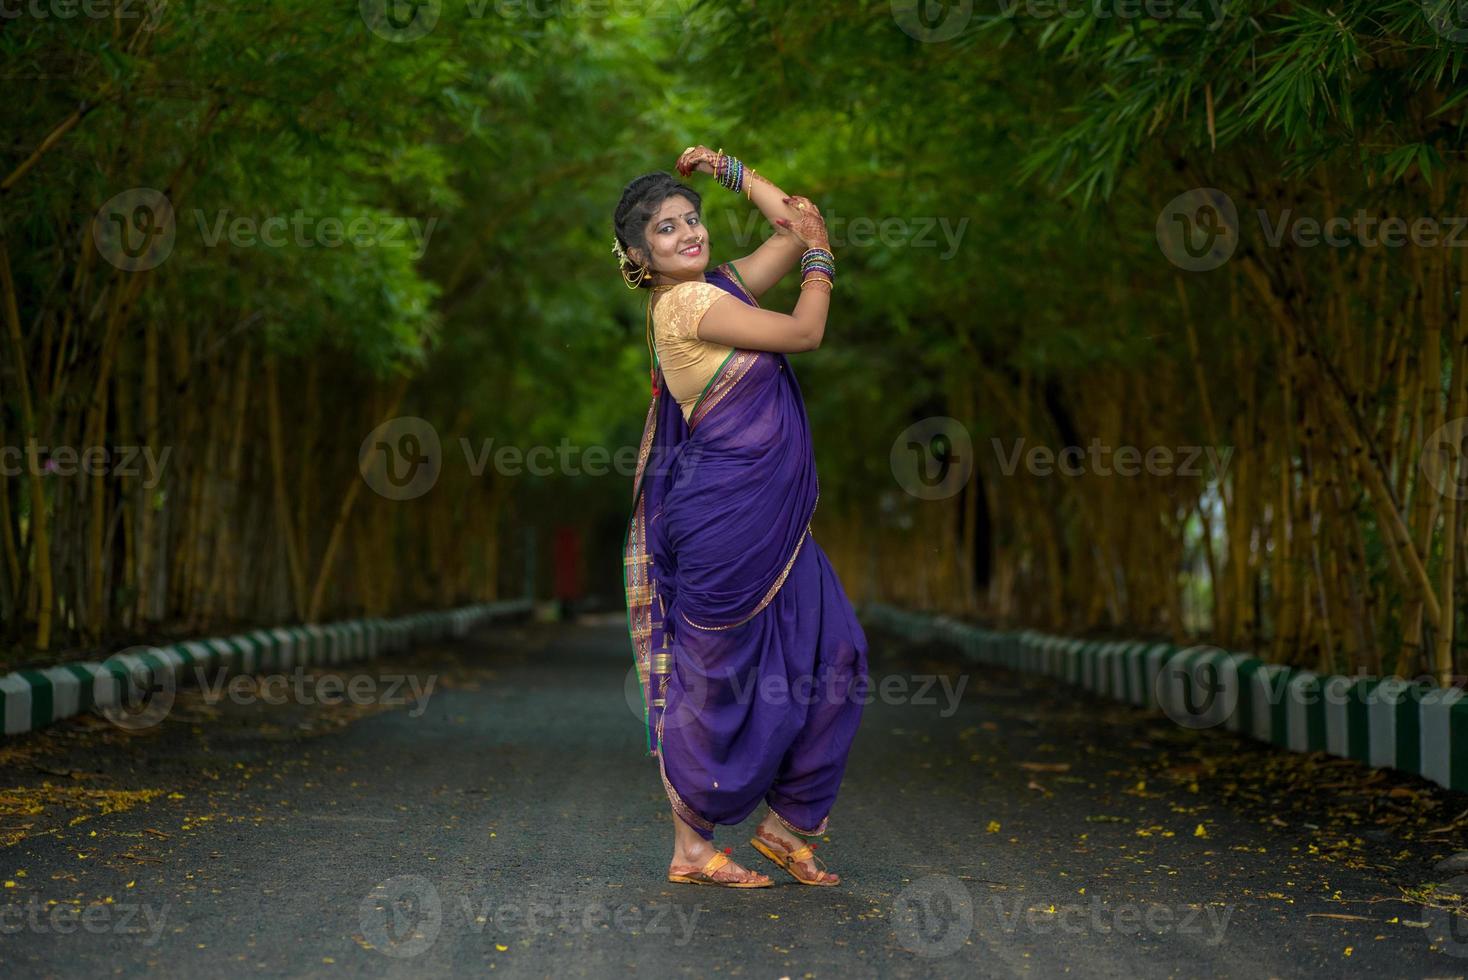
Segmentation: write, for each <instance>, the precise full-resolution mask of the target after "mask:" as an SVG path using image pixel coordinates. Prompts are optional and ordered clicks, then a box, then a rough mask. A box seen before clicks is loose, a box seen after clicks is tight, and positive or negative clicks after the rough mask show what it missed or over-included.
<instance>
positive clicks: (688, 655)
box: [613, 146, 867, 888]
mask: <svg viewBox="0 0 1468 980" xmlns="http://www.w3.org/2000/svg"><path fill="white" fill-rule="evenodd" d="M677 169H678V172H679V173H680V174H682V175H684V176H687V175H688V174H690V173H693V172H695V171H696V172H699V173H705V174H710V175H713V176H714V177H715V178H716V179H717V181H718V182H719V184H720V185H721V186H723V187H725V188H727V189H729V190H732V191H734V192H736V193H743V194H745V195H746V196H747V197H748V198H749V200H750V201H752V202H753V203H754V204H755V205H756V206H757V207H758V208H759V209H760V210H761V211H762V212H763V213H764V215H765V217H767V218H768V219H769V220H770V221H771V222H772V223H773V224H774V225H775V226H776V228H777V233H776V234H775V235H774V236H773V237H771V238H770V239H769V240H768V241H766V242H765V243H764V244H762V245H760V247H759V248H757V249H755V250H754V251H753V252H751V253H750V254H749V255H746V256H745V257H743V258H740V259H735V260H733V261H732V262H726V263H724V264H722V265H720V266H718V267H716V268H714V269H711V270H710V269H709V268H708V261H709V246H710V241H709V235H708V229H707V228H706V227H705V225H704V224H703V222H702V221H701V220H700V214H699V209H700V205H701V198H700V196H699V194H698V193H697V192H695V191H693V190H692V189H691V188H689V187H687V186H686V185H684V184H682V183H680V182H679V181H677V180H675V179H674V178H673V177H672V176H671V175H669V174H666V173H653V174H648V175H646V176H643V177H639V178H638V179H636V180H634V181H633V182H632V183H631V184H629V185H627V188H626V190H625V191H624V192H623V195H622V200H621V202H620V203H619V204H618V206H617V211H616V216H615V223H616V239H615V242H614V246H613V251H614V252H615V253H616V254H617V256H618V258H619V259H620V260H621V263H622V275H623V278H624V280H625V281H626V282H627V284H628V286H629V287H632V288H645V289H648V290H649V291H650V296H649V298H648V302H649V308H648V348H649V353H650V355H651V360H652V367H651V374H652V389H653V399H652V404H651V406H650V407H649V409H648V414H647V422H646V425H645V427H644V430H643V436H642V445H641V449H640V452H639V456H638V467H637V476H636V478H635V482H634V489H633V512H632V518H631V521H630V522H629V524H628V529H627V537H626V542H625V545H624V555H623V567H624V576H625V579H624V584H625V587H626V592H627V612H628V630H629V632H630V634H631V637H632V645H633V650H634V653H635V656H636V661H637V669H638V675H639V679H640V681H641V682H642V689H643V696H644V704H645V718H646V724H647V737H648V751H649V754H650V755H653V756H655V757H656V758H657V759H658V766H659V769H660V770H661V773H662V779H663V787H664V789H665V790H666V791H667V794H668V799H669V801H670V802H671V804H672V810H673V828H674V835H673V859H672V862H671V863H670V865H669V868H668V880H669V881H675V882H682V883H688V884H706V885H722V886H726V887H731V888H760V887H765V886H768V885H770V884H772V882H771V880H770V878H769V877H768V876H767V875H763V874H758V873H755V872H752V871H749V870H747V869H745V868H743V867H741V866H740V865H738V864H736V863H734V862H733V861H731V860H729V858H728V857H727V854H728V853H730V852H729V851H727V850H726V851H725V852H723V853H720V852H719V851H717V850H716V849H715V848H714V847H713V844H712V839H713V829H714V826H715V825H716V824H737V823H739V822H741V821H742V820H744V819H745V818H746V817H748V816H749V815H750V814H751V813H752V812H753V811H754V810H755V808H756V807H758V806H759V804H760V803H761V801H763V802H764V803H765V804H766V805H767V807H768V812H767V813H766V815H765V817H764V820H763V821H762V822H761V823H760V825H759V827H758V828H757V829H756V831H755V836H754V838H753V839H752V840H751V841H750V843H751V844H753V845H754V847H755V848H756V849H757V850H759V851H760V852H761V853H762V854H764V855H765V856H766V857H767V858H769V859H770V860H771V861H773V862H774V863H775V864H776V865H777V866H779V867H780V868H782V869H784V870H785V871H787V872H788V873H789V874H791V875H792V876H793V877H794V878H795V879H796V880H797V881H799V882H801V883H803V884H808V885H835V884H838V883H839V882H840V880H841V879H840V877H839V876H838V875H836V874H834V873H832V872H830V871H828V870H826V869H825V867H824V862H820V861H818V860H817V859H816V857H815V855H814V853H813V851H812V848H813V847H814V845H807V844H806V843H805V842H804V841H803V840H802V838H803V837H811V836H816V835H820V834H822V833H824V832H825V830H826V819H827V815H828V814H829V812H830V809H831V806H832V804H833V803H834V802H835V798H836V791H837V789H838V788H839V786H840V784H841V776H842V773H843V772H844V770H845V767H846V755H847V752H848V750H849V749H850V747H851V741H852V739H853V738H854V737H855V735H856V728H857V724H858V722H859V721H860V719H861V705H862V700H863V694H864V692H865V687H866V683H867V662H866V660H867V656H866V655H867V641H866V636H865V635H864V634H863V632H862V629H861V625H860V624H859V623H858V622H857V620H856V616H855V614H854V613H853V611H852V608H851V603H850V602H849V601H848V600H847V598H846V595H845V593H844V591H843V590H842V588H841V583H840V580H839V579H838V578H837V577H836V573H835V572H834V571H833V570H832V568H831V566H830V564H829V563H828V562H827V560H826V555H825V553H824V551H822V549H821V547H820V545H818V544H817V543H816V542H815V540H814V539H813V538H812V537H811V533H810V521H811V515H812V514H813V513H814V511H815V506H816V500H817V497H818V496H819V492H820V488H819V486H818V483H817V479H816V469H815V459H814V456H813V455H812V452H811V443H810V427H809V422H808V420H807V419H806V414H805V405H804V402H803V401H802V399H801V395H800V388H799V386H798V385H797V384H796V381H795V373H794V371H793V370H792V369H791V365H790V361H789V358H788V357H787V356H786V355H787V354H792V353H796V352H798V351H808V350H814V349H815V348H817V347H819V346H820V343H821V339H822V337H823V336H824V333H825V327H826V312H827V309H828V307H829V305H830V294H831V289H832V288H833V285H834V281H835V272H836V267H835V260H834V258H833V256H832V255H831V251H830V248H829V246H828V239H827V235H826V227H825V222H824V220H823V219H822V218H821V214H820V211H819V210H818V209H817V208H816V206H815V205H814V204H812V203H811V202H810V201H809V200H807V199H805V198H802V197H787V196H786V195H785V194H784V192H783V191H781V190H780V188H778V187H776V186H775V185H774V184H772V183H770V182H769V181H768V180H765V179H764V178H762V177H760V176H759V175H758V174H756V173H755V172H754V171H753V170H751V169H749V168H747V167H745V166H744V165H743V164H742V163H741V162H740V161H739V160H737V159H736V158H734V157H731V156H727V155H725V154H724V153H723V152H722V151H720V152H718V153H715V152H714V151H712V150H710V149H708V148H707V147H704V146H698V147H689V148H688V149H687V150H685V151H684V153H683V154H682V156H680V157H679V159H678V164H677ZM797 259H798V260H799V261H800V264H801V273H802V276H801V288H800V299H799V301H798V302H797V303H796V304H795V308H794V310H793V311H792V312H790V313H789V314H784V313H776V312H774V311H771V310H765V309H761V308H760V306H759V304H758V302H757V299H758V297H759V296H760V295H762V294H763V293H764V292H765V291H766V290H767V289H769V288H770V287H771V286H773V285H774V284H775V283H776V282H778V281H779V280H780V279H781V278H782V277H783V276H784V275H785V273H786V272H788V271H789V270H790V269H791V268H792V266H793V265H794V264H795V262H796V260H797Z"/></svg>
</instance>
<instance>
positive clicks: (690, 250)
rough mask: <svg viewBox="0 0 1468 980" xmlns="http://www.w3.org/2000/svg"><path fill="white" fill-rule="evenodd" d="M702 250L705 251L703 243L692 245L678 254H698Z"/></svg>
mask: <svg viewBox="0 0 1468 980" xmlns="http://www.w3.org/2000/svg"><path fill="white" fill-rule="evenodd" d="M702 251H703V246H702V245H690V246H688V247H687V248H685V249H683V250H682V251H680V252H679V253H678V254H679V255H688V256H694V255H698V254H699V253H700V252H702Z"/></svg>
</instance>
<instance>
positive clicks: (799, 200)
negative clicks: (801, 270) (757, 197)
mask: <svg viewBox="0 0 1468 980" xmlns="http://www.w3.org/2000/svg"><path fill="white" fill-rule="evenodd" d="M785 203H786V204H788V205H790V208H791V211H792V213H793V214H794V215H795V220H794V221H791V220H790V219H789V218H776V219H775V224H776V225H778V226H780V227H781V228H784V229H785V230H786V231H789V232H790V233H791V234H793V235H794V236H795V237H796V238H799V239H800V240H801V241H802V242H805V245H806V247H807V248H824V249H827V250H829V249H830V235H829V233H828V232H827V231H826V219H825V218H824V217H822V216H821V209H820V208H818V207H816V205H815V202H814V201H812V200H811V199H810V198H807V197H800V196H796V195H792V196H791V197H787V198H785Z"/></svg>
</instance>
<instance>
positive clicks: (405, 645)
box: [0, 599, 956, 735]
mask: <svg viewBox="0 0 1468 980" xmlns="http://www.w3.org/2000/svg"><path fill="white" fill-rule="evenodd" d="M530 608H531V602H530V600H528V599H520V600H511V601H507V602H487V603H478V604H476V605H472V606H465V607H462V608H460V609H449V610H443V611H440V612H427V613H414V614H412V615H409V616H400V617H396V618H393V619H352V620H346V621H342V622H336V623H328V624H325V625H319V626H318V625H311V626H305V627H299V626H296V627H280V628H276V629H260V630H254V631H253V632H250V633H244V634H240V635H238V636H230V637H216V638H212V639H203V640H190V641H187V642H184V643H176V644H173V645H171V646H167V647H134V648H132V649H130V650H127V651H124V652H122V653H120V654H115V655H113V656H111V657H108V658H107V660H105V661H102V662H100V663H98V662H92V661H87V662H85V663H74V664H64V665H61V666H59V667H47V668H44V669H37V670H18V671H15V672H13V673H10V674H5V675H3V676H0V733H3V734H5V735H20V734H23V733H25V732H30V731H34V730H36V729H37V728H41V727H43V726H45V725H49V724H51V723H52V722H55V721H60V720H61V719H62V718H69V717H71V716H72V715H76V714H80V713H82V712H84V711H91V710H93V709H94V708H111V707H115V706H118V705H119V704H121V703H123V702H125V701H126V700H127V698H129V697H134V696H136V694H137V692H138V691H139V690H141V689H146V688H148V687H149V686H150V685H153V684H160V683H164V684H174V685H176V686H184V685H186V684H187V683H189V682H191V681H194V680H196V679H197V677H198V673H199V671H200V670H202V671H204V672H205V673H210V674H212V673H214V672H215V671H218V670H220V669H223V670H225V671H227V672H228V673H231V674H236V673H243V674H259V673H265V672H271V671H282V670H286V671H289V670H294V669H295V668H296V667H307V666H312V665H337V664H345V663H352V662H356V661H361V660H370V659H373V658H375V657H377V656H379V655H381V654H384V653H391V652H399V651H403V650H407V649H409V648H411V647H412V646H413V645H414V644H417V643H422V642H426V641H428V640H437V639H442V638H444V637H447V636H463V635H464V634H465V633H467V632H468V631H469V630H470V629H472V628H473V627H474V626H476V625H478V624H479V623H483V622H487V621H489V620H492V619H497V618H501V617H506V616H513V615H519V614H522V613H527V612H529V611H530ZM955 635H956V634H955Z"/></svg>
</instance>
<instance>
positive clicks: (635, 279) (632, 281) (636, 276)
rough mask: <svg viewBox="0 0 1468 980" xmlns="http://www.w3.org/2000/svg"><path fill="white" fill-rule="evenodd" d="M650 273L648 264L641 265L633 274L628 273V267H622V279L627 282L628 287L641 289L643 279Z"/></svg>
mask: <svg viewBox="0 0 1468 980" xmlns="http://www.w3.org/2000/svg"><path fill="white" fill-rule="evenodd" d="M648 275H650V273H649V272H648V269H647V266H645V265H639V266H638V267H637V271H636V272H635V273H633V274H632V275H630V276H629V275H628V274H627V267H626V266H623V267H622V281H623V282H625V283H626V284H627V288H628V289H641V288H642V281H643V280H644V279H646V278H647V277H648Z"/></svg>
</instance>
